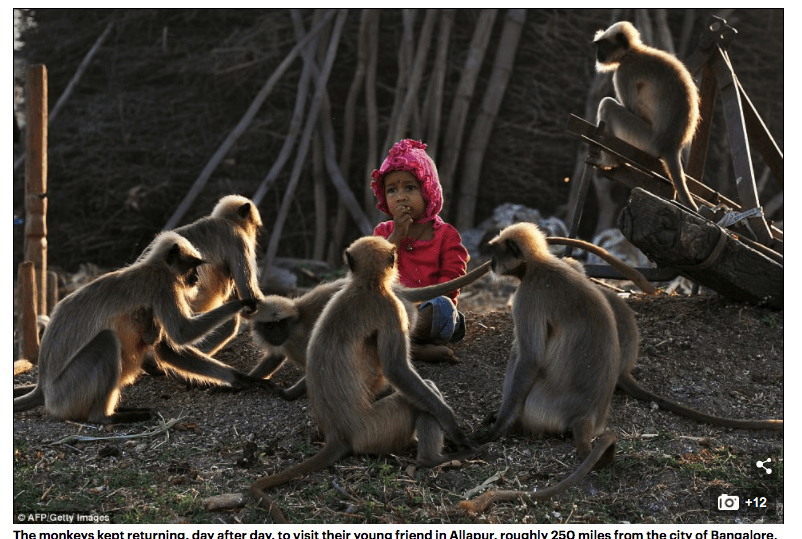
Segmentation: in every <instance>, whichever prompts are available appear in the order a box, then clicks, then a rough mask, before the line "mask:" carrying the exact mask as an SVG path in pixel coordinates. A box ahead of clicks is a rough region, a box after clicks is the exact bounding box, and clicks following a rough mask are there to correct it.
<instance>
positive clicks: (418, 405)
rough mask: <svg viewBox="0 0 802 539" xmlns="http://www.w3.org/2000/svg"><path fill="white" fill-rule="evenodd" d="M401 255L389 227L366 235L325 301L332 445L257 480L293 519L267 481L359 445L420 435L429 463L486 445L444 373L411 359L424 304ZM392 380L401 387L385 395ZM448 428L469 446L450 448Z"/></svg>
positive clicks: (317, 349)
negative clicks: (418, 311)
mask: <svg viewBox="0 0 802 539" xmlns="http://www.w3.org/2000/svg"><path fill="white" fill-rule="evenodd" d="M395 256H396V252H395V246H394V245H393V244H391V243H390V242H388V241H387V240H385V239H384V238H382V237H380V236H367V237H364V238H360V239H358V240H356V241H355V242H354V243H352V244H351V245H350V246H349V247H348V249H347V250H346V252H345V257H346V262H347V265H348V267H349V269H350V277H349V279H348V282H347V284H346V285H345V287H344V288H343V289H342V290H340V291H339V292H337V293H336V294H335V295H334V297H333V298H332V299H331V301H329V302H328V304H326V307H325V308H324V309H323V312H322V313H321V315H320V318H319V319H318V321H317V323H316V324H315V327H314V330H313V331H312V336H311V339H310V341H309V349H308V352H307V364H306V383H307V385H308V387H309V404H310V409H311V413H312V417H313V418H314V420H315V423H317V425H318V427H319V429H320V430H321V432H322V433H323V436H324V438H325V445H324V447H323V449H322V450H321V451H320V452H319V453H318V454H316V455H315V456H313V457H311V458H309V459H307V460H305V461H303V462H301V463H299V464H297V465H295V466H293V467H291V468H289V469H287V470H284V471H283V472H280V473H277V474H274V475H270V476H266V477H263V478H261V479H259V480H258V481H256V482H254V483H253V484H252V485H251V487H250V492H251V494H252V495H253V496H254V497H255V498H256V499H257V500H258V501H259V504H260V505H262V506H263V507H265V508H266V509H268V510H270V512H271V516H272V517H273V519H274V521H276V522H286V520H285V519H284V515H283V513H282V512H281V510H280V509H279V508H278V506H277V505H276V503H275V502H273V501H272V500H271V499H270V498H269V497H268V496H267V495H266V494H265V491H266V490H267V489H269V488H272V487H275V486H278V485H282V484H284V483H286V482H288V481H290V480H291V479H293V478H294V477H298V476H301V475H305V474H308V473H312V472H315V471H319V470H323V469H325V468H326V467H328V466H331V465H332V464H334V463H335V462H336V461H337V460H339V459H341V458H343V457H345V456H346V455H349V454H351V453H356V454H385V453H392V452H398V451H402V450H404V449H405V448H406V447H408V446H409V445H410V444H411V443H412V442H413V440H414V438H415V436H416V435H417V439H418V453H417V462H418V465H419V466H435V465H437V464H440V463H442V462H445V461H447V460H450V459H455V458H457V459H461V458H468V457H469V456H471V455H475V454H476V453H477V451H478V449H477V448H476V447H475V446H474V445H473V444H472V443H471V442H470V441H469V440H468V439H467V437H466V436H465V435H464V434H463V432H462V430H461V429H460V426H459V422H458V420H457V417H456V415H455V414H454V412H453V410H452V409H451V407H450V406H449V405H448V404H446V402H445V400H444V399H443V396H442V395H441V394H440V392H439V391H438V389H437V387H436V386H435V385H434V383H433V382H431V381H430V380H424V379H422V378H421V377H420V375H419V374H418V373H417V372H416V371H415V369H414V368H413V366H412V364H411V363H410V359H409V327H410V323H411V322H410V321H411V319H412V318H413V317H414V316H415V314H414V310H415V309H414V307H412V306H411V304H409V303H407V302H405V301H403V300H401V299H400V298H399V297H398V296H397V294H396V291H395V283H396V281H397V278H398V274H397V270H396V267H395ZM387 386H390V387H391V388H392V389H393V390H394V391H393V392H392V393H390V394H389V395H387V396H384V397H381V398H377V397H379V396H380V395H381V394H382V393H384V392H385V389H386V388H387ZM444 437H445V438H448V439H449V440H451V441H452V442H453V443H454V444H455V445H456V446H457V447H463V448H467V449H464V450H462V451H460V452H457V453H455V454H448V455H444V454H443V453H442V450H443V443H444Z"/></svg>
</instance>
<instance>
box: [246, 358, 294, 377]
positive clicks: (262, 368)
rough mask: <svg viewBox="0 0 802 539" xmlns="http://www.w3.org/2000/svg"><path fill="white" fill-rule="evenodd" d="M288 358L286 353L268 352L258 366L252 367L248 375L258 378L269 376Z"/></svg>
mask: <svg viewBox="0 0 802 539" xmlns="http://www.w3.org/2000/svg"><path fill="white" fill-rule="evenodd" d="M286 359H287V357H286V356H285V355H284V354H267V355H265V357H263V358H262V361H260V362H259V364H258V365H256V367H254V368H253V369H251V372H249V373H248V375H249V376H254V377H256V378H269V377H270V376H272V374H273V373H274V372H276V371H277V370H278V369H279V367H281V366H282V365H283V364H284V360H286Z"/></svg>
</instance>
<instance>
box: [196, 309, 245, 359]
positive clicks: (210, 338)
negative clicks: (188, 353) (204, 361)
mask: <svg viewBox="0 0 802 539" xmlns="http://www.w3.org/2000/svg"><path fill="white" fill-rule="evenodd" d="M239 323H240V316H239V315H235V316H234V318H232V319H231V320H228V321H227V322H225V323H223V324H222V325H220V326H218V327H216V328H215V329H213V330H212V331H211V332H209V333H208V334H207V335H206V336H204V337H203V339H202V340H201V341H199V342H197V343H195V344H194V346H195V348H197V349H198V350H200V351H201V352H203V353H204V354H207V355H210V356H213V355H214V354H216V353H217V352H219V351H220V350H221V349H222V348H223V347H224V346H225V345H226V344H228V341H230V340H231V339H233V338H234V337H235V336H236V335H237V331H238V330H239Z"/></svg>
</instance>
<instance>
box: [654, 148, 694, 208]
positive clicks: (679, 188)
mask: <svg viewBox="0 0 802 539" xmlns="http://www.w3.org/2000/svg"><path fill="white" fill-rule="evenodd" d="M663 161H664V162H665V164H666V169H667V170H668V176H669V178H670V179H671V183H673V184H674V190H675V191H676V192H677V198H678V199H679V201H680V202H682V203H683V204H684V205H685V206H687V207H688V208H690V209H692V210H693V211H698V210H699V207H698V206H697V205H696V203H695V202H694V201H693V197H692V196H691V192H690V191H689V190H688V184H687V183H686V181H685V172H684V171H683V170H682V161H680V154H679V152H678V153H677V155H674V156H665V157H663Z"/></svg>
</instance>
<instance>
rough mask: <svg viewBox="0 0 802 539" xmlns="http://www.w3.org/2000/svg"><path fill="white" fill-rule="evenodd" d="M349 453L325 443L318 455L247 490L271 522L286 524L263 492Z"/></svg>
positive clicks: (320, 467)
mask: <svg viewBox="0 0 802 539" xmlns="http://www.w3.org/2000/svg"><path fill="white" fill-rule="evenodd" d="M350 453H351V449H350V448H349V447H346V446H344V445H342V444H340V443H336V442H330V441H327V442H326V445H324V446H323V449H321V450H320V453H318V454H317V455H314V456H313V457H310V458H308V459H306V460H304V461H303V462H300V463H298V464H296V465H295V466H292V467H291V468H288V469H286V470H284V471H283V472H279V473H277V474H273V475H266V476H265V477H262V478H261V479H258V480H256V481H254V482H253V484H251V486H250V489H249V490H250V493H251V496H253V497H254V498H255V499H256V501H257V503H258V504H259V505H261V506H262V507H263V508H264V509H267V510H268V511H270V516H271V517H272V518H273V522H275V523H277V524H288V523H289V521H288V520H287V519H286V518H285V517H284V513H283V512H282V511H281V509H280V508H279V506H278V504H277V503H276V502H275V501H273V500H272V499H271V498H270V497H269V496H268V495H267V494H265V493H264V491H265V490H267V489H269V488H273V487H277V486H278V485H283V484H284V483H287V482H288V481H289V480H290V479H293V478H294V477H299V476H302V475H306V474H310V473H313V472H318V471H320V470H325V469H326V468H328V467H329V466H331V465H332V464H334V463H335V462H337V461H338V460H340V459H341V458H343V457H345V456H347V455H348V454H350Z"/></svg>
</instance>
